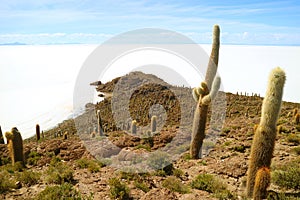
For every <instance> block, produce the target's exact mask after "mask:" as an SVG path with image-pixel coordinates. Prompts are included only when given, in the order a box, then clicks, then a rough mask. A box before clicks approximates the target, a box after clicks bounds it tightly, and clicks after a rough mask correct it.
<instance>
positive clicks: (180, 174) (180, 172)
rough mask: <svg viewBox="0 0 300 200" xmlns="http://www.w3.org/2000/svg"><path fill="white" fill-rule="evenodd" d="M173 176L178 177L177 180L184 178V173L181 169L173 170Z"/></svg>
mask: <svg viewBox="0 0 300 200" xmlns="http://www.w3.org/2000/svg"><path fill="white" fill-rule="evenodd" d="M172 174H173V176H176V177H177V178H180V177H181V176H183V174H184V172H183V171H182V170H181V169H175V168H174V169H173V171H172Z"/></svg>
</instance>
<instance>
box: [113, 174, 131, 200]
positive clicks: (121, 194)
mask: <svg viewBox="0 0 300 200" xmlns="http://www.w3.org/2000/svg"><path fill="white" fill-rule="evenodd" d="M108 185H109V187H110V197H111V198H112V199H120V200H127V199H129V188H128V187H127V185H126V184H125V183H121V182H120V180H119V179H118V178H111V179H109V180H108Z"/></svg>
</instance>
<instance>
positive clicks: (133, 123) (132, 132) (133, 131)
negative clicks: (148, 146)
mask: <svg viewBox="0 0 300 200" xmlns="http://www.w3.org/2000/svg"><path fill="white" fill-rule="evenodd" d="M136 124H137V122H136V120H133V121H132V122H131V134H134V135H136Z"/></svg>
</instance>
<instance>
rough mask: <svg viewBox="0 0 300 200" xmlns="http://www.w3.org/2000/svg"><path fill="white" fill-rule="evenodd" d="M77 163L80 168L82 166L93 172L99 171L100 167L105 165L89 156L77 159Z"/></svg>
mask: <svg viewBox="0 0 300 200" xmlns="http://www.w3.org/2000/svg"><path fill="white" fill-rule="evenodd" d="M76 164H77V166H78V167H79V168H81V169H84V168H87V169H88V170H89V171H90V172H92V173H95V172H99V171H100V167H102V166H103V164H102V163H100V162H97V161H94V160H89V159H87V158H81V159H79V160H77V161H76Z"/></svg>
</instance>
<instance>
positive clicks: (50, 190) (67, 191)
mask: <svg viewBox="0 0 300 200" xmlns="http://www.w3.org/2000/svg"><path fill="white" fill-rule="evenodd" d="M34 199H35V200H40V199H43V200H53V199H57V200H65V199H73V200H92V199H93V195H92V194H91V195H90V196H89V197H83V196H82V195H81V194H80V193H79V192H78V191H77V190H76V189H74V188H73V185H71V184H70V183H63V184H62V185H55V186H47V187H46V188H45V189H44V190H43V191H42V192H40V193H39V194H38V195H37V196H36V197H35V198H34Z"/></svg>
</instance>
